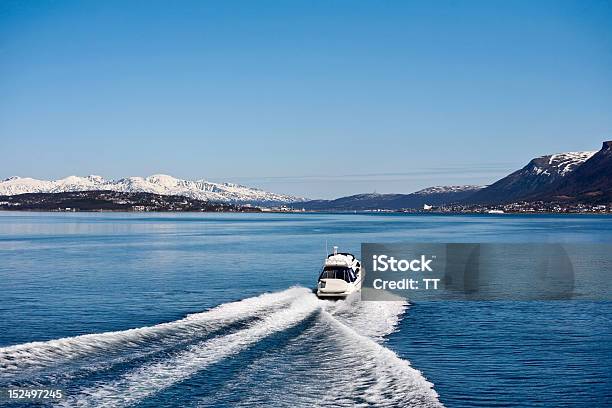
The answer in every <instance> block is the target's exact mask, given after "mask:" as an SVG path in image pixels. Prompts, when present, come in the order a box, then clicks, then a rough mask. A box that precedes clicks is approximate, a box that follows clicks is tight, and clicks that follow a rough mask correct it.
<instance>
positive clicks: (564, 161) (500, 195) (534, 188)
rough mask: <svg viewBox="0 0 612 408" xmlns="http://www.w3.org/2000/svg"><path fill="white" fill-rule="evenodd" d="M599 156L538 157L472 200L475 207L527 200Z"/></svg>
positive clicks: (587, 153)
mask: <svg viewBox="0 0 612 408" xmlns="http://www.w3.org/2000/svg"><path fill="white" fill-rule="evenodd" d="M595 153H596V152H568V153H558V154H551V155H546V156H541V157H536V158H535V159H533V160H531V161H530V162H529V163H527V165H526V166H525V167H523V168H522V169H520V170H517V171H515V172H514V173H512V174H509V175H508V176H506V177H504V178H502V179H501V180H498V181H496V182H495V183H493V184H491V185H490V186H488V187H486V188H483V189H482V190H480V191H477V192H476V193H474V195H472V196H470V197H469V198H468V200H469V201H470V202H474V203H499V202H512V201H520V200H524V199H527V198H529V197H531V196H533V195H534V194H538V193H540V192H542V191H545V190H546V189H548V188H550V187H551V186H553V185H555V184H556V183H558V182H559V181H560V180H562V179H563V178H565V177H567V176H568V175H569V174H571V173H572V172H573V171H574V170H575V169H577V168H578V167H579V166H580V165H582V163H584V162H586V161H587V160H588V159H589V158H591V156H593V155H594V154H595Z"/></svg>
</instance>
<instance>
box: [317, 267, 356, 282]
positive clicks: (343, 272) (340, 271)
mask: <svg viewBox="0 0 612 408" xmlns="http://www.w3.org/2000/svg"><path fill="white" fill-rule="evenodd" d="M356 278H357V277H356V276H355V272H354V271H353V270H352V269H350V268H341V267H337V266H326V267H325V268H324V269H323V272H321V276H319V280H321V279H342V280H343V281H345V282H355V279H356Z"/></svg>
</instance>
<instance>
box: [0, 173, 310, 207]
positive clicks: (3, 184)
mask: <svg viewBox="0 0 612 408" xmlns="http://www.w3.org/2000/svg"><path fill="white" fill-rule="evenodd" d="M75 191H115V192H125V193H152V194H159V195H166V196H183V197H188V198H192V199H196V200H202V201H210V202H219V203H232V204H256V205H279V204H286V203H290V202H291V203H294V202H300V201H304V199H303V198H300V197H294V196H289V195H284V194H276V193H270V192H267V191H263V190H258V189H255V188H250V187H245V186H241V185H238V184H232V183H212V182H209V181H206V180H195V181H192V180H182V179H178V178H174V177H172V176H168V175H165V174H156V175H153V176H149V177H127V178H122V179H118V180H106V179H104V178H103V177H100V176H87V177H78V176H70V177H66V178H63V179H61V180H37V179H33V178H28V177H10V178H8V179H5V180H3V181H0V196H12V195H17V194H26V193H66V192H75Z"/></svg>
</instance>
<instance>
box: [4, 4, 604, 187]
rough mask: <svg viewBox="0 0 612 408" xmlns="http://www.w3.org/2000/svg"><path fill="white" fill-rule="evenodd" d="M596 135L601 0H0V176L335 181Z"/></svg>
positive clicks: (406, 172) (600, 97)
mask: <svg viewBox="0 0 612 408" xmlns="http://www.w3.org/2000/svg"><path fill="white" fill-rule="evenodd" d="M610 139H612V2H610V1H602V0H598V1H561V0H555V1H545V0H539V1H519V0H516V1H495V0H492V1H419V2H417V1H356V0H351V1H349V0H346V1H340V0H337V1H336V0H330V1H323V0H321V1H300V0H295V1H282V0H278V1H267V0H257V1H252V0H248V1H230V0H227V1H203V0H200V1H178V2H175V1H112V0H107V1H96V2H94V1H80V0H79V1H51V0H49V1H36V0H31V1H27V2H26V1H19V0H15V1H13V0H3V1H1V2H0V178H6V177H10V176H22V177H26V176H27V177H35V178H43V179H55V178H62V177H66V176H68V175H73V174H74V175H89V174H98V175H102V176H104V177H106V178H120V177H126V176H147V175H151V174H158V173H162V174H170V175H173V176H175V177H179V178H186V179H207V180H210V181H222V182H225V181H228V182H237V183H241V184H244V185H248V186H254V187H259V188H263V189H266V190H270V191H274V192H279V193H288V194H295V195H300V196H305V197H311V198H331V197H339V196H344V195H349V194H356V193H365V192H380V193H386V192H395V193H409V192H412V191H415V190H418V189H420V188H424V187H428V186H432V185H451V184H488V183H491V182H493V181H495V180H497V179H499V178H501V177H503V176H505V175H506V174H508V173H509V172H511V171H514V170H516V169H518V168H520V167H522V166H523V165H525V164H526V163H527V162H528V161H529V160H530V159H531V158H533V157H537V156H540V155H544V154H550V153H557V152H564V151H580V150H598V149H599V148H600V146H601V142H602V141H603V140H610Z"/></svg>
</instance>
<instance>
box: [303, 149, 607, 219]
mask: <svg viewBox="0 0 612 408" xmlns="http://www.w3.org/2000/svg"><path fill="white" fill-rule="evenodd" d="M521 201H527V202H529V201H545V202H566V203H567V202H569V203H591V204H607V203H611V202H612V141H607V142H604V143H603V146H602V148H601V149H600V150H599V151H586V152H568V153H557V154H550V155H546V156H541V157H536V158H534V159H532V160H531V161H529V163H527V164H526V165H525V166H524V167H523V168H521V169H519V170H517V171H515V172H513V173H511V174H509V175H507V176H506V177H503V178H502V179H500V180H498V181H496V182H494V183H493V184H491V185H488V186H472V185H468V186H439V187H430V188H426V189H424V190H420V191H417V192H415V193H411V194H357V195H353V196H348V197H341V198H337V199H335V200H314V201H307V202H303V203H299V205H296V207H297V206H299V207H303V208H305V209H309V210H345V211H353V210H374V209H385V210H398V209H418V208H423V206H424V205H431V206H440V205H443V204H447V205H448V204H459V205H492V204H504V203H512V202H521Z"/></svg>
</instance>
